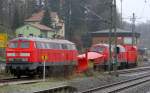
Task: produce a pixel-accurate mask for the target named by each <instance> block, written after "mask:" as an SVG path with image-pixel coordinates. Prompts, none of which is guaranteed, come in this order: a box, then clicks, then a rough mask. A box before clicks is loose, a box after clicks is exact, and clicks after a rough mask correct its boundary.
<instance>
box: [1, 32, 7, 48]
mask: <svg viewBox="0 0 150 93" xmlns="http://www.w3.org/2000/svg"><path fill="white" fill-rule="evenodd" d="M7 38H8V37H7V34H5V33H0V48H5V47H6V45H7Z"/></svg>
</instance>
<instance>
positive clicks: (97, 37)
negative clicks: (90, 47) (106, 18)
mask: <svg viewBox="0 0 150 93" xmlns="http://www.w3.org/2000/svg"><path fill="white" fill-rule="evenodd" d="M109 31H110V30H109V29H106V30H101V31H96V32H91V33H90V34H91V37H92V38H91V39H92V41H91V42H92V44H98V43H106V44H108V43H109V35H110V34H109V33H110V32H109ZM110 36H111V41H112V44H114V41H115V33H114V29H112V33H111V35H110ZM116 36H117V44H132V37H133V38H134V39H133V40H134V44H138V42H139V38H140V33H137V32H134V33H132V31H127V30H123V29H119V28H117V30H116Z"/></svg>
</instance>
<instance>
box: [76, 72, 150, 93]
mask: <svg viewBox="0 0 150 93" xmlns="http://www.w3.org/2000/svg"><path fill="white" fill-rule="evenodd" d="M147 81H150V75H143V76H140V77H137V78H134V79H130V80H126V81H121V82H117V83H113V84H109V85H105V86H101V87H96V88H92V89H89V90H86V91H81V92H79V93H117V92H120V91H123V90H124V89H128V88H131V87H133V86H137V85H140V84H142V83H145V82H147Z"/></svg>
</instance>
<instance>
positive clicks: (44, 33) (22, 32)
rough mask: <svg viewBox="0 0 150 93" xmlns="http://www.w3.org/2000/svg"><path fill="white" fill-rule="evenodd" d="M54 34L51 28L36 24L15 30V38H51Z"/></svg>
mask: <svg viewBox="0 0 150 93" xmlns="http://www.w3.org/2000/svg"><path fill="white" fill-rule="evenodd" d="M54 34H55V32H54V31H53V30H52V29H51V28H49V27H47V26H45V25H41V24H38V23H36V24H26V25H24V26H22V27H19V28H17V29H16V36H25V37H28V36H34V37H44V38H53V36H54Z"/></svg>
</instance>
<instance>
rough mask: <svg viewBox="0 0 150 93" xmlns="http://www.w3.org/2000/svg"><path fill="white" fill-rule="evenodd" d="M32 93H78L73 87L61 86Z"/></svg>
mask: <svg viewBox="0 0 150 93" xmlns="http://www.w3.org/2000/svg"><path fill="white" fill-rule="evenodd" d="M33 93H78V92H77V90H76V88H74V87H71V86H68V85H62V86H58V87H53V88H50V89H46V90H40V91H35V92H33Z"/></svg>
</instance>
